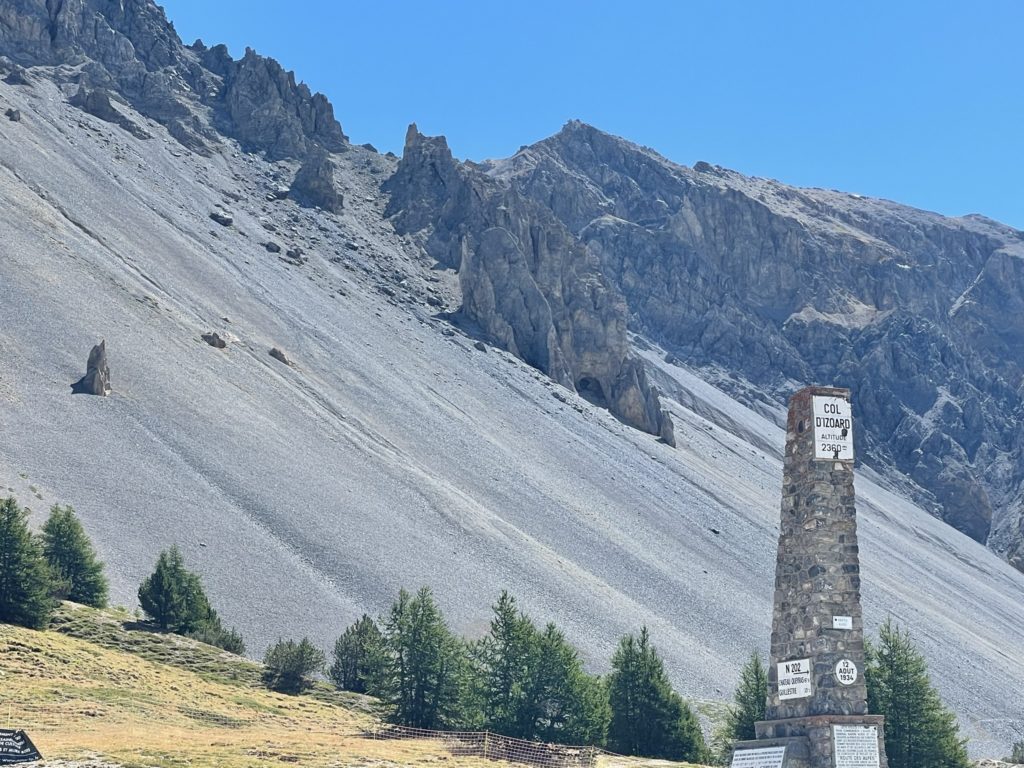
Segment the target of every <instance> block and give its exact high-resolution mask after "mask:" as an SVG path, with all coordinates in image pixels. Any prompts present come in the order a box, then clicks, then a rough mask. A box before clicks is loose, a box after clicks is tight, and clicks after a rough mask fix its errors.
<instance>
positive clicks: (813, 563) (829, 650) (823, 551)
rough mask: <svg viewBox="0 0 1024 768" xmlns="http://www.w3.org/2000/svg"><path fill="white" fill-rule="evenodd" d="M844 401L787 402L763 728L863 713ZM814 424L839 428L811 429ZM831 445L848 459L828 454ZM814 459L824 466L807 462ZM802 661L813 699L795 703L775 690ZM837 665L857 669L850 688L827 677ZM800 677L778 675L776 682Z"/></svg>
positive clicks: (834, 392) (801, 398) (834, 395)
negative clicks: (806, 667) (766, 723)
mask: <svg viewBox="0 0 1024 768" xmlns="http://www.w3.org/2000/svg"><path fill="white" fill-rule="evenodd" d="M815 398H819V399H820V400H821V401H823V402H820V403H819V409H818V410H819V411H822V412H823V411H825V410H826V409H827V410H829V411H843V412H844V413H827V414H824V415H819V416H817V417H816V415H815V413H814V406H813V401H814V399H815ZM849 399H850V393H849V390H845V389H825V388H822V387H819V388H809V389H802V390H800V391H799V392H797V393H796V394H795V395H793V397H792V399H791V400H790V401H789V419H788V422H787V425H786V456H785V463H784V465H783V470H782V518H781V520H780V523H779V554H778V560H777V561H776V564H775V610H774V614H773V616H772V649H771V662H772V663H771V665H770V667H769V671H768V707H767V712H766V716H765V719H767V720H782V719H786V718H793V717H806V716H807V715H864V714H867V711H868V702H867V696H868V694H867V689H866V688H865V686H864V623H863V620H862V618H861V609H860V554H859V549H858V545H857V512H856V508H855V507H854V493H853V451H852V444H853V425H852V423H849V421H850V415H849ZM837 400H838V401H840V402H838V403H837V402H835V401H837ZM843 404H845V407H844V405H843ZM816 418H817V419H819V420H821V422H819V423H822V422H823V423H826V424H837V425H840V426H829V427H817V428H816V427H815V419H816ZM825 420H827V421H825ZM843 423H845V424H846V426H841V424H843ZM844 430H845V431H846V433H847V434H846V435H845V437H846V440H845V441H843V440H830V439H828V438H829V437H830V436H831V437H839V438H842V437H844V435H843V431H844ZM833 432H835V433H837V434H835V435H833V434H832V433H833ZM840 445H842V446H843V447H844V448H845V447H846V446H847V445H849V446H850V450H848V451H839V452H837V451H836V450H835V449H836V448H837V447H839V446H840ZM822 449H824V450H822ZM822 455H825V456H828V457H829V458H826V459H821V458H816V457H817V456H822ZM837 455H838V456H841V457H843V458H839V459H837V458H836V457H837ZM846 456H848V457H849V458H848V459H846V458H845V457H846ZM801 659H809V660H810V669H809V672H810V685H811V691H812V693H811V695H810V696H799V697H798V696H796V694H797V693H799V692H800V691H795V690H794V688H796V687H797V686H796V685H782V686H780V685H779V682H780V681H779V671H780V665H782V666H781V669H782V670H783V671H784V670H785V666H784V664H785V662H788V661H797V660H801ZM843 660H846V661H849V662H852V664H853V666H854V668H855V669H856V673H855V675H856V679H855V680H854V681H853V682H852V683H850V684H844V683H843V682H841V681H840V680H839V678H838V677H837V676H836V672H835V670H836V665H837V664H838V663H839V662H840V661H843ZM799 677H800V676H799V675H794V676H792V677H790V678H786V677H785V675H783V677H782V681H783V683H786V682H791V681H793V680H797V679H799ZM847 679H849V676H848V677H847Z"/></svg>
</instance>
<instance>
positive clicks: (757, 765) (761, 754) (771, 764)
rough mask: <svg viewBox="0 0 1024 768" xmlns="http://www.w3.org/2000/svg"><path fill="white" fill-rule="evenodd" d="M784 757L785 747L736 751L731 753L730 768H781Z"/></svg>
mask: <svg viewBox="0 0 1024 768" xmlns="http://www.w3.org/2000/svg"><path fill="white" fill-rule="evenodd" d="M785 756H786V748H785V747H759V748H757V749H737V750H736V751H735V752H733V753H732V763H731V765H730V768H782V759H783V758H784V757H785Z"/></svg>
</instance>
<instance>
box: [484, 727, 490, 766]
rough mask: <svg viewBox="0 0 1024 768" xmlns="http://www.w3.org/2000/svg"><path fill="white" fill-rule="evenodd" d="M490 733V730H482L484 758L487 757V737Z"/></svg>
mask: <svg viewBox="0 0 1024 768" xmlns="http://www.w3.org/2000/svg"><path fill="white" fill-rule="evenodd" d="M490 735H491V732H490V731H484V760H486V759H487V746H488V742H489V738H488V737H489V736H490Z"/></svg>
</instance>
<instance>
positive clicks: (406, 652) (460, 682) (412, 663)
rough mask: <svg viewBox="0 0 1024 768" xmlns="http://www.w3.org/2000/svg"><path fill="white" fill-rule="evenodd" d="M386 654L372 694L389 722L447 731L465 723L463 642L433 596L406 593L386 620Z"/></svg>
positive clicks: (427, 591) (424, 591) (425, 590)
mask: <svg viewBox="0 0 1024 768" xmlns="http://www.w3.org/2000/svg"><path fill="white" fill-rule="evenodd" d="M382 624H383V635H384V654H383V658H382V663H381V665H380V669H379V672H378V674H377V675H376V676H375V678H374V679H372V680H371V681H370V693H371V694H373V695H376V696H377V697H378V698H380V699H381V700H382V701H384V702H385V704H386V705H387V707H388V709H389V710H390V717H391V719H392V720H393V721H394V722H396V723H399V724H400V725H408V726H412V727H414V728H448V727H454V726H458V725H461V724H462V722H463V721H464V719H465V702H466V694H467V688H468V662H467V650H466V647H465V644H464V643H463V642H462V641H460V640H458V639H457V638H455V637H454V636H453V635H452V634H451V632H450V631H449V630H448V627H447V626H446V625H445V623H444V617H443V616H442V615H441V611H440V610H439V609H438V607H437V605H436V604H435V603H434V598H433V594H432V593H431V591H430V589H429V588H428V587H423V588H422V589H421V590H420V591H419V592H417V593H416V595H415V597H413V596H411V595H410V594H409V593H408V592H406V591H405V590H404V589H403V590H401V591H400V592H399V594H398V600H396V601H395V603H394V605H392V607H391V611H390V612H389V613H388V615H387V617H386V618H385V619H384V620H383V622H382Z"/></svg>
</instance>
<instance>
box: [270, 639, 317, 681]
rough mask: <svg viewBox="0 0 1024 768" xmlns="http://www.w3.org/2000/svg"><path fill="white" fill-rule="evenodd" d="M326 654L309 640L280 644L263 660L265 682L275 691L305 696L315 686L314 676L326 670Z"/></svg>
mask: <svg viewBox="0 0 1024 768" xmlns="http://www.w3.org/2000/svg"><path fill="white" fill-rule="evenodd" d="M324 661H325V659H324V652H323V651H321V650H320V649H319V648H317V647H316V646H315V645H313V644H312V643H311V642H310V641H309V639H308V638H305V637H304V638H302V640H300V641H299V642H297V643H296V642H295V641H294V640H278V641H277V643H275V644H274V645H273V646H271V647H270V648H269V649H267V652H266V654H265V655H264V657H263V664H264V670H263V682H264V683H266V685H267V687H268V688H270V689H271V690H272V691H278V692H280V693H302V691H304V690H305V689H306V688H309V687H310V686H311V685H312V684H313V675H315V674H316V673H317V672H320V671H321V670H323V667H324Z"/></svg>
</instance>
